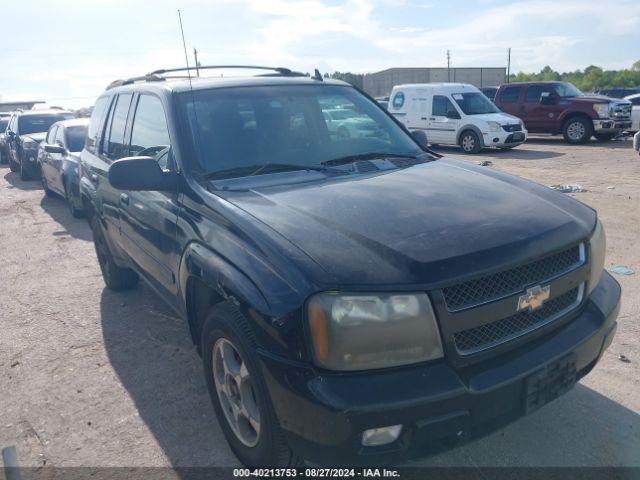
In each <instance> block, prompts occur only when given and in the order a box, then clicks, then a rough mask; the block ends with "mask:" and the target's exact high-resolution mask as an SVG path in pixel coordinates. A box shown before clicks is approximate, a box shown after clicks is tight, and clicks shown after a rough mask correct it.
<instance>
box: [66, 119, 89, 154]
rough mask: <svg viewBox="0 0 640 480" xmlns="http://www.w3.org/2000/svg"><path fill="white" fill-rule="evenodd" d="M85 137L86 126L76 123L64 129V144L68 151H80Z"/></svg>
mask: <svg viewBox="0 0 640 480" xmlns="http://www.w3.org/2000/svg"><path fill="white" fill-rule="evenodd" d="M86 138H87V127H86V126H85V125H76V126H73V127H67V128H66V129H65V143H64V144H65V145H66V147H67V150H69V151H70V152H81V151H82V147H83V146H84V143H85V139H86Z"/></svg>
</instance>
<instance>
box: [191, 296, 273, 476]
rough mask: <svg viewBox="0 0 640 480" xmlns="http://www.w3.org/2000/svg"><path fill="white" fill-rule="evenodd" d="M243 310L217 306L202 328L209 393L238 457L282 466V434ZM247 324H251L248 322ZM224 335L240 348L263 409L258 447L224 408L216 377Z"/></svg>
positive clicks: (254, 464) (252, 464)
mask: <svg viewBox="0 0 640 480" xmlns="http://www.w3.org/2000/svg"><path fill="white" fill-rule="evenodd" d="M243 318H244V317H243V316H242V314H241V313H240V312H239V311H237V309H236V307H235V306H233V305H230V304H228V303H227V302H225V303H224V304H220V305H218V306H216V307H213V308H212V310H211V311H210V312H209V315H208V316H207V319H206V320H205V325H204V327H203V330H202V341H201V348H202V363H203V367H204V374H205V379H206V382H207V388H208V390H209V396H210V397H211V402H212V403H213V408H214V410H215V412H216V417H217V418H218V423H219V424H220V428H221V429H222V431H223V433H224V436H225V438H226V439H227V442H228V443H229V446H230V447H231V450H232V451H233V453H234V454H235V455H236V457H237V458H238V459H239V460H240V461H241V462H242V463H243V464H244V465H246V466H248V467H266V466H282V465H279V464H281V463H282V462H281V460H280V459H279V457H280V456H279V451H280V449H281V447H282V445H280V444H279V443H280V442H282V441H283V440H282V437H281V434H280V432H279V428H280V427H279V425H278V423H277V419H276V416H275V412H274V410H273V407H272V406H271V399H270V397H269V392H268V390H267V388H266V384H265V382H264V379H263V378H262V373H261V372H262V370H261V368H260V365H259V360H258V354H257V352H256V350H255V347H254V346H253V345H251V344H250V343H249V341H248V340H247V332H246V331H243V329H242V328H241V327H240V326H239V325H238V322H243V321H244V322H246V320H243ZM245 327H246V328H248V325H246V323H245ZM220 338H226V339H227V340H230V341H231V342H232V343H233V345H234V346H235V347H236V348H237V349H238V352H239V353H240V355H241V356H242V358H243V360H244V362H245V363H246V365H247V369H248V370H249V374H250V375H251V383H252V385H253V389H254V392H255V394H256V400H257V402H258V408H259V409H260V437H259V439H258V443H257V444H256V446H255V447H247V446H246V445H244V444H243V443H242V442H241V441H240V440H239V439H238V438H237V437H236V434H235V433H234V432H233V430H232V429H231V427H230V426H229V423H228V421H227V419H226V417H225V414H224V412H223V411H222V406H221V405H220V400H219V398H218V393H217V391H216V387H215V382H214V379H213V358H212V353H213V346H214V344H215V343H216V341H217V340H219V339H220Z"/></svg>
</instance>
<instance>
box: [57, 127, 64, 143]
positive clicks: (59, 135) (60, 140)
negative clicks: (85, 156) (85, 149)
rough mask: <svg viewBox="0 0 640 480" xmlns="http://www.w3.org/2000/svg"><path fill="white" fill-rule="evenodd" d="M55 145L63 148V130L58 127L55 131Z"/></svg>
mask: <svg viewBox="0 0 640 480" xmlns="http://www.w3.org/2000/svg"><path fill="white" fill-rule="evenodd" d="M55 143H56V144H58V145H61V146H63V147H64V128H63V127H58V130H56V137H55Z"/></svg>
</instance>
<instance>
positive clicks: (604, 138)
mask: <svg viewBox="0 0 640 480" xmlns="http://www.w3.org/2000/svg"><path fill="white" fill-rule="evenodd" d="M593 136H594V137H596V140H598V141H599V142H608V141H609V140H611V139H612V138H613V137H615V136H616V134H615V133H594V134H593Z"/></svg>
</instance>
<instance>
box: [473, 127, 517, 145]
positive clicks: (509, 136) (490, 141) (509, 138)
mask: <svg viewBox="0 0 640 480" xmlns="http://www.w3.org/2000/svg"><path fill="white" fill-rule="evenodd" d="M527 136H528V132H527V131H526V130H525V129H522V130H521V131H519V132H505V131H504V130H499V131H497V132H483V133H482V140H483V143H484V146H485V147H498V148H502V147H513V146H516V145H520V144H522V143H524V142H526V141H527Z"/></svg>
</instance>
